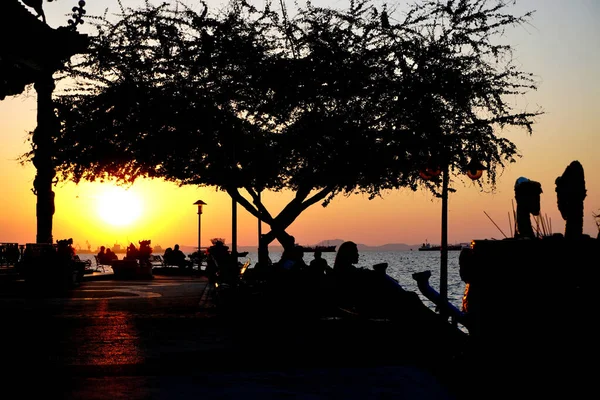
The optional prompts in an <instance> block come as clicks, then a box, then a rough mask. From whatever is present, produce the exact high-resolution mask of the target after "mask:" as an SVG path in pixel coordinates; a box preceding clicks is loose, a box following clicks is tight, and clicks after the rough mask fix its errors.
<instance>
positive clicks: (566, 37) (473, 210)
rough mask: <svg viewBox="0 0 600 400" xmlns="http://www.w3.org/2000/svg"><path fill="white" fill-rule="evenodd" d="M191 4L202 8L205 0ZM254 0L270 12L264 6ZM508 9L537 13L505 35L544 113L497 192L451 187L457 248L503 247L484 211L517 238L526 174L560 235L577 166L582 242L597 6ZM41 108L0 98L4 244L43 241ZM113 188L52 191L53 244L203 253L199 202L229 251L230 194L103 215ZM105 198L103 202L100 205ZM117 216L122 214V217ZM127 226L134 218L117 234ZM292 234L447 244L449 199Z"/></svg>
mask: <svg viewBox="0 0 600 400" xmlns="http://www.w3.org/2000/svg"><path fill="white" fill-rule="evenodd" d="M189 3H190V4H194V6H193V7H198V5H197V3H196V2H193V3H192V2H189ZM253 3H254V4H256V5H260V6H262V4H263V2H262V1H261V2H253ZM383 3H386V4H388V6H392V5H393V3H390V2H383V1H382V2H381V4H383ZM123 4H124V5H125V6H139V5H143V4H144V1H142V0H124V1H123ZM217 4H222V3H221V2H216V1H209V5H213V6H214V5H217ZM290 4H291V3H290ZM313 4H316V5H333V6H336V7H346V6H347V5H348V4H349V2H339V1H324V0H321V1H318V2H317V1H315V2H313ZM399 4H400V5H401V4H402V3H399ZM74 5H76V1H69V0H62V1H59V2H51V3H47V2H44V9H45V13H46V17H47V19H48V23H49V24H50V25H51V26H53V27H57V26H60V25H65V24H66V20H67V19H68V15H69V13H70V10H71V8H72V7H73V6H74ZM276 5H277V4H274V6H276ZM105 8H108V9H109V13H110V12H115V13H116V12H117V11H118V9H119V8H118V2H117V1H116V0H107V1H103V2H91V1H88V2H87V4H86V9H87V10H88V13H89V14H98V13H102V12H103V11H104V9H105ZM510 9H511V10H514V13H515V14H522V13H524V12H526V11H530V10H535V11H536V12H535V13H534V15H533V18H532V20H531V24H529V25H525V26H522V27H515V28H514V29H511V30H509V31H507V32H506V34H505V36H504V39H506V41H507V42H508V43H510V44H511V45H513V46H514V48H515V53H514V60H515V62H516V64H517V66H518V67H519V68H520V69H522V70H523V71H527V72H531V73H532V74H534V76H535V78H536V79H537V80H538V81H539V88H538V90H537V91H534V92H531V93H529V94H528V95H527V96H526V97H525V98H523V99H515V104H516V105H517V106H518V107H520V108H524V109H527V110H537V109H538V108H540V107H541V108H542V109H543V111H544V115H542V116H540V117H539V118H538V120H537V123H536V124H535V125H534V126H533V134H532V135H531V136H528V135H527V133H525V132H523V131H506V132H504V133H503V135H505V136H506V137H508V138H509V139H510V140H512V141H513V142H515V144H516V145H517V147H518V149H519V151H520V153H521V154H522V158H521V159H519V160H518V161H517V163H515V164H511V165H508V166H507V168H506V170H505V171H504V172H503V174H502V175H501V176H499V177H498V185H497V188H496V189H495V190H493V191H492V190H484V191H481V190H480V189H479V188H478V187H476V186H475V185H473V183H472V182H471V181H470V180H469V179H468V178H466V177H464V176H456V177H454V178H453V180H452V184H451V186H452V187H453V188H455V189H456V190H457V192H456V193H451V194H450V196H449V214H448V216H449V228H448V241H449V242H450V243H460V242H469V241H470V240H472V239H486V238H496V239H501V238H503V235H502V233H501V232H500V231H499V230H498V228H496V226H495V225H494V223H492V221H490V219H489V218H488V217H487V216H486V213H487V214H488V215H489V216H490V217H491V218H492V219H493V221H494V222H495V223H496V224H497V225H498V226H499V227H500V228H501V229H502V231H503V232H504V233H505V234H506V235H508V234H509V233H510V231H511V226H510V224H509V217H511V216H512V215H511V214H512V209H513V199H514V190H513V186H514V183H515V181H516V180H517V179H518V178H519V177H522V176H523V177H527V178H529V179H532V180H536V181H538V182H540V183H541V184H542V189H543V194H542V207H541V213H542V216H544V217H546V216H547V218H548V219H549V220H550V221H551V226H552V231H553V232H554V233H557V232H558V233H563V232H564V220H563V219H562V217H561V216H560V213H559V211H558V209H557V206H556V193H555V184H554V181H555V179H556V177H558V176H559V175H561V174H562V173H563V172H564V169H565V168H566V167H567V165H569V163H570V162H571V161H573V160H578V161H580V162H581V164H582V165H583V168H584V170H585V176H586V186H587V198H586V199H585V203H584V206H585V209H584V233H586V234H589V235H591V236H593V237H596V235H597V233H598V229H597V227H596V224H595V220H594V217H593V214H594V213H597V212H599V211H600V179H599V177H600V157H598V149H600V131H599V130H600V114H599V113H598V110H599V109H600V95H599V93H600V80H598V79H597V73H598V72H597V71H600V50H599V49H600V25H599V24H598V21H599V20H600V2H596V1H592V0H572V1H568V2H567V1H561V0H544V1H542V0H520V1H517V3H516V5H515V6H514V7H511V8H510ZM80 29H89V26H88V25H86V24H84V25H82V26H81V28H80ZM35 99H36V96H35V91H34V90H33V89H31V90H29V91H26V92H25V93H24V94H22V95H20V96H13V97H7V98H6V99H5V100H2V101H0V121H2V125H1V127H2V129H1V130H0V138H1V140H2V146H1V147H0V184H1V185H2V188H3V192H4V194H5V195H4V196H2V197H1V198H0V227H1V230H0V242H18V243H32V242H35V234H36V215H35V210H36V198H35V195H34V194H33V193H32V192H31V188H32V186H33V178H34V176H35V169H34V167H33V166H32V165H26V166H21V165H20V164H19V163H18V162H17V157H19V156H20V155H21V154H23V153H25V152H27V151H28V150H29V144H28V143H27V141H26V139H27V135H28V132H30V131H32V130H33V129H34V128H35V125H36V102H35ZM365 156H366V155H365ZM112 186H113V185H111V184H110V183H99V182H96V183H88V182H84V183H80V184H79V185H75V184H74V183H60V184H58V185H57V186H56V187H55V188H54V191H55V193H56V199H55V201H56V213H55V215H54V227H53V236H54V240H55V241H56V240H58V239H63V238H73V240H74V242H75V243H79V244H80V245H81V246H82V247H84V248H85V242H86V240H88V241H89V242H90V243H91V244H92V245H93V246H95V244H96V243H104V244H105V245H106V244H112V243H114V242H115V241H119V242H120V243H129V242H133V243H136V244H137V243H138V241H139V240H144V239H150V240H152V243H153V244H160V245H161V246H162V247H163V248H166V247H169V246H172V245H173V244H174V243H180V244H182V245H196V243H197V237H198V216H197V214H196V206H194V205H193V203H194V202H195V201H196V200H198V199H202V200H204V201H205V202H206V203H207V205H206V206H205V207H204V213H203V215H202V234H201V236H202V246H203V247H204V246H209V245H210V239H211V238H214V237H223V238H226V240H227V242H231V238H232V222H231V214H232V203H231V199H230V198H229V196H228V195H227V194H226V193H224V192H220V191H217V190H215V189H214V188H195V187H178V186H177V185H175V184H173V183H167V182H163V181H150V180H146V179H142V180H139V181H137V182H136V183H135V184H134V185H133V186H132V187H131V189H130V190H129V192H130V193H131V195H132V196H131V199H130V201H131V204H129V205H128V206H126V204H125V203H124V202H123V200H122V201H121V202H119V201H117V202H116V203H114V204H112V205H110V206H109V208H104V209H102V208H103V207H106V205H107V204H108V203H110V202H109V201H108V200H107V198H106V197H104V196H106V193H107V192H110V191H111V190H112V189H111V188H112ZM109 189H110V190H109ZM291 196H292V194H291V193H289V192H281V193H268V192H265V193H263V199H264V201H265V203H266V204H267V206H268V207H269V208H270V209H272V210H280V209H281V207H282V206H283V204H285V202H286V201H289V200H290V199H291ZM103 198H104V199H105V200H100V199H103ZM99 202H101V204H102V205H101V204H100V203H99ZM237 210H238V211H237V214H238V223H237V232H238V236H237V243H238V246H239V247H241V246H254V245H255V244H256V243H257V237H258V223H257V220H256V218H254V217H253V216H251V215H250V214H249V213H247V212H246V211H245V210H244V209H243V208H242V207H239V206H238V209H237ZM120 213H122V214H120ZM115 214H120V215H121V216H120V217H115ZM133 214H136V215H135V216H134V215H133ZM130 217H135V218H134V219H132V220H131V221H130V222H129V223H128V224H124V225H119V222H121V221H123V220H124V219H128V218H130ZM267 231H268V226H267V225H265V224H263V226H262V233H266V232H267ZM287 232H288V233H290V234H291V235H293V236H294V237H295V238H296V241H297V242H298V243H301V244H316V243H318V242H320V241H321V240H323V239H324V238H343V239H344V240H352V241H355V242H357V243H363V244H366V245H371V246H378V245H383V244H386V243H406V244H420V243H423V242H425V241H426V240H428V241H429V242H430V243H439V242H440V232H441V202H440V199H438V198H435V197H434V196H432V195H431V194H430V193H427V192H425V191H422V190H419V191H417V192H411V191H408V190H402V191H393V192H388V193H386V194H385V195H384V196H383V197H382V198H376V199H374V200H368V199H367V198H366V197H364V196H360V195H354V196H350V197H343V196H342V197H337V198H335V199H334V200H333V201H332V202H331V204H329V206H328V207H326V208H323V207H321V206H320V205H319V204H316V205H314V206H312V207H310V208H309V209H308V210H306V212H304V213H303V214H302V215H300V217H299V218H298V219H297V220H296V221H295V222H294V223H293V224H292V225H291V226H290V228H289V229H288V230H287ZM275 245H278V243H275Z"/></svg>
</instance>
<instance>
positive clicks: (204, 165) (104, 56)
mask: <svg viewBox="0 0 600 400" xmlns="http://www.w3.org/2000/svg"><path fill="white" fill-rule="evenodd" d="M490 3H492V5H489V4H490ZM505 8H506V6H505V4H504V2H501V1H497V2H496V1H494V2H490V1H487V0H479V1H448V2H445V3H444V4H442V3H441V2H438V1H422V2H421V3H418V4H416V5H414V6H410V8H409V10H408V13H407V14H406V15H405V16H403V17H402V20H401V21H399V20H398V18H399V17H398V15H396V14H398V13H394V12H392V11H389V10H385V13H384V14H382V13H380V12H379V11H378V10H377V9H376V8H375V7H374V6H373V5H371V4H370V2H369V1H367V0H364V1H351V2H350V7H349V8H348V10H345V11H341V10H335V9H331V8H320V7H315V6H313V5H311V4H310V3H308V4H307V5H306V6H304V7H298V9H297V10H295V13H294V15H292V16H289V15H288V14H287V13H286V12H284V13H280V12H276V11H273V10H272V9H271V4H270V3H267V4H266V6H265V8H264V9H262V10H258V9H256V8H255V7H253V6H252V5H249V4H248V3H246V2H245V1H243V0H233V1H232V2H231V3H230V4H229V5H228V6H227V7H226V8H224V9H222V10H221V11H220V12H219V13H215V14H214V15H213V14H212V13H208V9H207V8H206V7H205V8H204V9H203V10H201V11H200V12H195V11H193V10H191V9H189V8H187V7H185V6H184V5H182V4H179V5H178V6H177V7H176V8H174V7H171V6H168V5H166V4H163V5H160V6H151V5H149V4H146V6H145V7H144V8H141V9H137V10H133V9H124V8H122V10H121V15H120V16H119V18H118V20H117V21H116V22H111V21H109V20H108V19H107V18H106V17H103V18H98V19H97V20H96V21H97V25H96V27H97V29H98V35H97V36H95V37H93V38H92V39H93V40H92V45H91V51H90V52H89V53H88V54H86V55H85V57H82V58H81V59H80V60H79V62H78V63H77V64H74V65H73V68H72V70H71V72H70V74H69V77H76V78H79V80H78V83H77V84H76V85H75V86H74V87H72V88H71V91H67V92H65V93H64V94H63V95H62V96H61V97H60V106H59V108H58V111H59V116H60V119H61V123H62V125H61V126H62V130H61V132H62V134H61V136H60V137H59V138H58V139H57V141H56V145H57V148H58V149H59V152H58V154H57V157H56V164H57V165H58V172H59V175H60V177H61V178H63V179H72V180H74V181H75V182H79V181H80V180H81V179H85V180H91V181H93V180H97V179H108V178H117V179H119V180H121V181H124V182H133V181H134V180H135V179H136V178H138V177H152V178H163V179H166V180H169V181H174V182H177V183H179V184H182V185H200V186H206V185H208V186H216V187H218V188H219V189H221V190H224V191H226V192H227V193H228V194H229V195H230V196H231V197H232V198H234V199H235V200H236V201H237V202H238V203H239V204H241V205H242V206H243V207H244V208H245V209H246V210H248V211H249V212H250V213H251V214H253V215H255V216H256V217H258V218H260V219H261V220H262V221H264V222H265V223H267V224H268V225H269V226H270V227H271V231H270V232H268V233H267V234H266V235H265V237H264V243H263V245H264V244H267V243H270V242H271V241H272V240H273V239H275V238H277V239H278V240H279V241H280V242H281V243H282V244H284V243H288V242H289V235H287V234H286V233H285V229H286V228H287V227H289V226H290V224H292V223H293V221H294V220H295V219H296V218H297V217H298V216H299V215H300V214H301V213H302V212H303V211H304V210H305V209H307V208H308V207H309V206H311V205H313V204H315V203H318V202H322V203H323V205H327V204H328V202H329V201H330V200H331V199H332V198H334V197H335V196H336V195H338V194H342V195H351V194H353V193H366V194H368V195H369V196H370V198H373V197H375V196H379V195H381V194H382V192H383V191H385V190H387V189H396V188H401V187H408V188H411V189H413V190H415V189H416V188H417V187H418V185H419V184H421V183H423V181H422V180H421V179H420V178H419V170H420V169H421V168H422V167H423V166H424V165H427V164H428V163H431V162H432V160H433V161H435V162H438V161H439V159H441V158H443V159H444V162H445V163H447V164H448V165H450V166H451V167H452V168H453V169H454V168H464V166H465V165H466V163H467V160H468V159H469V158H470V157H471V156H473V155H476V156H477V157H478V159H479V160H481V161H483V162H485V163H486V164H487V165H486V166H487V168H488V170H489V173H488V174H487V175H486V176H487V180H486V182H487V183H489V184H492V185H493V184H495V177H496V175H495V171H496V169H497V168H502V167H503V166H504V163H505V162H512V161H514V157H515V156H516V154H517V151H516V148H515V146H514V144H513V143H512V142H510V141H509V140H508V139H505V138H503V137H500V136H499V135H498V131H497V129H496V128H497V127H498V126H500V127H502V126H504V125H517V126H524V127H526V128H527V129H529V130H531V124H532V122H533V121H532V119H533V117H534V116H535V115H536V113H521V112H514V111H513V110H512V109H511V107H510V106H509V104H508V103H506V100H505V95H509V94H512V95H515V94H519V93H522V92H524V91H526V90H527V89H530V88H535V87H534V84H533V82H532V80H531V76H530V75H529V74H524V73H522V72H520V71H518V70H517V69H516V68H515V67H514V66H513V65H511V63H510V58H506V56H507V53H508V54H510V50H511V48H510V46H508V45H498V44H494V43H492V41H493V39H495V38H497V37H498V36H499V34H500V33H501V32H502V30H503V29H504V28H505V27H507V26H510V25H515V24H520V23H522V22H524V21H526V20H527V19H528V18H529V14H526V15H524V16H522V17H515V16H512V15H510V14H505V13H504V9H505ZM425 184H426V185H429V187H430V188H431V189H432V190H434V191H435V190H436V185H437V183H436V182H433V183H432V182H426V183H425ZM284 189H288V190H292V191H294V192H295V197H294V198H293V200H292V201H291V202H290V203H289V204H288V205H287V206H286V207H284V209H283V210H282V211H281V212H280V213H279V214H278V215H276V216H273V215H271V214H270V212H269V211H268V210H267V209H266V208H265V207H264V205H263V204H262V202H261V201H260V196H259V193H260V192H261V191H262V190H274V191H279V190H284Z"/></svg>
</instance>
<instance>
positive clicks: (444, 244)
mask: <svg viewBox="0 0 600 400" xmlns="http://www.w3.org/2000/svg"><path fill="white" fill-rule="evenodd" d="M449 169H450V168H449V165H447V164H446V165H444V167H443V171H442V170H440V168H439V167H433V168H429V167H428V168H425V169H424V170H423V171H421V172H420V173H419V174H420V176H421V178H422V179H424V180H429V179H432V178H434V177H436V176H438V175H440V174H441V175H442V226H441V229H442V237H441V244H440V302H441V304H447V303H448V185H449V183H450V176H449ZM485 169H486V167H485V166H484V165H483V164H481V162H479V160H478V159H477V158H476V157H474V158H472V159H471V161H470V162H469V164H468V165H467V167H466V171H465V172H466V174H467V176H468V177H469V178H470V179H472V180H477V179H479V178H481V176H482V174H483V170H485ZM440 313H443V314H444V316H446V317H447V316H448V315H447V314H446V312H445V311H444V309H443V307H442V308H440Z"/></svg>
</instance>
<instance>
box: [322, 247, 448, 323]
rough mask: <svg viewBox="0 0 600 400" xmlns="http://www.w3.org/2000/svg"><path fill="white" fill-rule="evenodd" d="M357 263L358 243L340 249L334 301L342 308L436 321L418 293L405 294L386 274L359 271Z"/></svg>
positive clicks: (406, 292) (335, 271) (334, 275)
mask: <svg viewBox="0 0 600 400" xmlns="http://www.w3.org/2000/svg"><path fill="white" fill-rule="evenodd" d="M358 259H359V254H358V246H357V245H356V243H354V242H344V243H342V244H341V245H340V247H339V249H338V251H337V254H336V257H335V262H334V264H333V281H334V282H333V285H334V293H335V295H336V297H337V299H336V300H335V301H336V302H337V304H338V305H339V306H340V307H342V308H345V309H349V310H353V311H354V312H358V313H361V312H365V313H367V314H374V315H378V314H382V315H386V316H389V317H394V318H409V319H413V318H415V319H425V320H431V319H432V318H435V317H437V315H436V314H435V313H434V312H433V311H432V310H430V309H429V308H428V307H427V306H425V305H424V304H423V302H422V301H421V299H419V296H418V295H417V294H416V293H415V292H411V291H407V290H405V289H404V288H402V286H400V284H399V283H398V282H397V281H396V280H395V279H393V278H391V277H390V276H389V275H387V274H386V273H385V272H383V273H382V271H375V270H372V269H366V268H358V267H356V266H355V264H356V263H358Z"/></svg>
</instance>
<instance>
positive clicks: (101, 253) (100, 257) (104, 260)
mask: <svg viewBox="0 0 600 400" xmlns="http://www.w3.org/2000/svg"><path fill="white" fill-rule="evenodd" d="M96 256H97V257H98V262H99V263H100V264H107V261H108V258H107V257H106V247H104V246H100V251H99V252H98V254H97V255H96Z"/></svg>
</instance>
